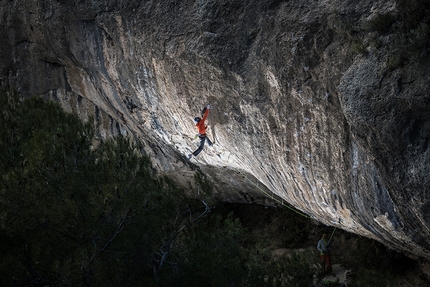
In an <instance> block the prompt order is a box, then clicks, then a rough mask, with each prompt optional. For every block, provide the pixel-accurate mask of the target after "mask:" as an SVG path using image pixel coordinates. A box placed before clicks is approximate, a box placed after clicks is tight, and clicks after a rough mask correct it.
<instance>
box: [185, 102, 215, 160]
mask: <svg viewBox="0 0 430 287" xmlns="http://www.w3.org/2000/svg"><path fill="white" fill-rule="evenodd" d="M210 108H211V105H207V107H206V110H205V111H204V114H203V115H202V118H200V117H196V118H194V122H195V123H196V127H197V130H198V131H199V138H200V145H199V147H198V149H197V150H195V151H194V152H193V153H190V154H189V155H188V158H189V159H190V158H191V157H192V156H193V155H194V156H197V155H198V154H199V153H200V152H201V151H202V150H203V147H204V146H205V141H207V142H208V145H209V146H212V142H211V141H210V140H209V138H208V137H207V136H206V129H207V126H206V124H205V121H206V118H207V117H208V114H209V110H210Z"/></svg>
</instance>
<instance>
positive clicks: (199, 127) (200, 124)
mask: <svg viewBox="0 0 430 287" xmlns="http://www.w3.org/2000/svg"><path fill="white" fill-rule="evenodd" d="M208 114H209V109H207V110H206V112H205V113H204V115H203V118H202V119H201V120H200V121H199V122H198V123H197V124H196V127H197V130H198V131H199V134H201V135H205V134H206V128H207V127H206V125H205V120H206V118H207V117H208Z"/></svg>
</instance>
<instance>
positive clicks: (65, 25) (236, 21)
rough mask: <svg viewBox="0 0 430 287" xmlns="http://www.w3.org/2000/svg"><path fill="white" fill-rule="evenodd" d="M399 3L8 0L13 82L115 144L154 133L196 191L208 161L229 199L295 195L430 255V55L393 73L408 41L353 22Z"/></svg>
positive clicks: (357, 229)
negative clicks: (91, 124)
mask: <svg viewBox="0 0 430 287" xmlns="http://www.w3.org/2000/svg"><path fill="white" fill-rule="evenodd" d="M86 2H90V3H86ZM396 9H397V8H396V5H395V1H385V0H380V1H373V0H361V1H356V0H346V1H340V0H318V1H317V0H300V1H298V0H290V1H282V0H266V1H257V0H247V1H243V0H233V1H232V0H219V1H213V0H196V1H190V0H186V1H177V0H147V1H140V0H127V1H122V0H100V1H61V0H56V1H55V0H43V1H42V0H32V1H7V0H2V1H1V8H0V11H1V26H2V29H1V31H0V38H1V39H2V40H1V41H2V44H1V48H0V56H1V60H0V83H1V86H2V87H3V88H8V87H13V88H15V89H17V90H18V91H19V92H20V94H22V95H24V96H30V95H43V96H44V97H46V98H47V99H52V100H56V101H59V102H60V103H61V104H62V106H63V107H64V108H65V109H66V110H68V111H72V112H75V113H78V114H79V115H80V116H81V117H82V118H83V119H85V120H88V119H90V118H92V119H94V121H95V122H96V123H97V124H98V125H99V128H98V136H99V138H100V139H103V138H106V137H108V136H111V135H116V134H124V135H129V136H133V137H135V138H139V139H140V140H142V141H143V142H144V143H145V147H146V152H147V153H148V154H150V155H151V156H152V158H153V162H154V165H155V166H156V167H157V168H158V169H159V170H160V171H162V172H165V173H166V174H169V175H171V176H174V177H175V178H176V179H177V181H178V182H180V183H183V184H184V185H187V184H189V182H191V181H192V178H193V176H194V173H195V172H194V169H195V168H196V166H198V167H200V168H201V170H202V171H203V172H204V173H205V174H207V175H208V177H209V178H210V179H211V180H212V181H213V182H214V184H215V193H216V194H217V195H218V196H219V197H222V198H223V199H224V200H229V201H240V200H242V201H243V200H246V201H263V202H264V203H265V204H274V203H276V201H275V199H277V200H279V201H278V202H288V203H290V204H291V205H293V206H294V207H296V208H297V209H299V210H301V211H302V212H305V213H306V214H309V215H310V216H312V217H314V218H315V219H317V220H318V221H321V222H323V223H325V224H328V225H332V226H337V227H339V228H342V229H345V230H348V231H351V232H354V233H357V234H360V235H364V236H367V237H371V238H374V239H377V240H379V241H382V242H384V243H385V244H387V245H389V246H391V247H393V248H396V249H398V250H402V251H407V252H410V253H412V254H415V255H418V256H422V257H425V258H427V259H430V253H429V251H430V232H429V228H430V193H429V192H428V191H429V187H430V148H429V137H430V97H429V91H430V72H429V68H428V67H429V65H426V64H425V63H424V64H422V63H421V64H420V63H416V62H414V61H409V62H408V63H407V64H405V65H403V66H402V67H401V68H399V67H394V68H393V67H392V66H390V57H389V55H390V47H391V46H390V43H391V42H390V41H392V39H393V37H394V36H393V35H391V34H385V35H382V36H378V35H377V36H373V37H377V38H378V41H379V42H380V45H378V47H377V48H376V47H375V46H372V45H370V44H366V43H368V42H369V39H371V38H370V37H371V34H372V33H371V32H362V31H361V32H360V31H355V30H357V29H355V28H354V27H360V25H362V24H363V23H366V21H368V20H369V19H372V17H376V16H377V15H379V14H382V13H387V12H393V13H394V12H395V11H396ZM351 25H352V27H353V28H351ZM357 33H358V34H359V35H358V36H355V34H357ZM360 33H361V34H360ZM357 39H358V40H360V41H361V42H359V43H361V44H362V45H363V48H362V51H361V52H360V51H358V52H357V51H356V50H359V49H357V48H356V46H354V43H355V42H354V41H356V40H357ZM207 103H211V104H212V107H213V109H212V110H211V112H210V116H209V120H208V123H209V125H210V129H209V137H211V138H213V139H215V142H216V144H215V146H214V147H212V148H210V147H205V149H204V151H203V152H202V153H201V154H200V155H199V157H198V163H197V165H196V164H195V163H196V162H194V163H191V164H190V163H189V162H187V161H185V160H184V156H183V155H186V154H188V153H190V152H191V151H192V150H194V149H195V148H196V146H197V143H196V142H195V141H193V137H194V135H195V133H196V129H195V127H194V124H193V121H192V119H193V118H194V117H195V116H198V115H199V114H200V110H201V109H202V108H203V107H204V106H205V105H206V104H207Z"/></svg>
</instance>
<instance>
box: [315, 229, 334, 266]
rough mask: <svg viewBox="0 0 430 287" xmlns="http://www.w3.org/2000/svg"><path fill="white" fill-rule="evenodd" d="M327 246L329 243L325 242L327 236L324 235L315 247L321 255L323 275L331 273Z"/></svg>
mask: <svg viewBox="0 0 430 287" xmlns="http://www.w3.org/2000/svg"><path fill="white" fill-rule="evenodd" d="M329 245H330V242H329V241H327V234H326V233H324V234H323V235H322V237H321V239H320V240H319V241H318V245H317V249H318V251H319V252H320V255H321V263H322V272H323V273H332V269H331V261H330V250H329Z"/></svg>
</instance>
